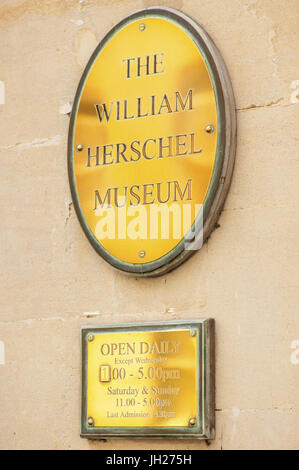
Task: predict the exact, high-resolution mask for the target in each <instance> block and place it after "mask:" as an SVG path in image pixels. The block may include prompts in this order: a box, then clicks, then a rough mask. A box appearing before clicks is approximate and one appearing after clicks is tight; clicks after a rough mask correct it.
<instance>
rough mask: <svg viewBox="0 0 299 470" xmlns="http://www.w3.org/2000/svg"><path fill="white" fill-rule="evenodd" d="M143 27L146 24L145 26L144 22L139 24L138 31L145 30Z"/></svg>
mask: <svg viewBox="0 0 299 470" xmlns="http://www.w3.org/2000/svg"><path fill="white" fill-rule="evenodd" d="M145 28H146V26H145V24H144V23H141V24H140V25H139V29H140V31H144V30H145Z"/></svg>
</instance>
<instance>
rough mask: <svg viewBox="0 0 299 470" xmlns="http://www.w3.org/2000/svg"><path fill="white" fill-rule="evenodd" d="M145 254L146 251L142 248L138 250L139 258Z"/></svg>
mask: <svg viewBox="0 0 299 470" xmlns="http://www.w3.org/2000/svg"><path fill="white" fill-rule="evenodd" d="M145 255H146V253H145V251H144V250H141V251H139V258H145Z"/></svg>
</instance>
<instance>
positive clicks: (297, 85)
mask: <svg viewBox="0 0 299 470" xmlns="http://www.w3.org/2000/svg"><path fill="white" fill-rule="evenodd" d="M291 88H292V89H293V90H294V91H293V92H292V93H291V97H290V102H291V103H292V104H296V103H299V80H294V81H293V82H292V83H291Z"/></svg>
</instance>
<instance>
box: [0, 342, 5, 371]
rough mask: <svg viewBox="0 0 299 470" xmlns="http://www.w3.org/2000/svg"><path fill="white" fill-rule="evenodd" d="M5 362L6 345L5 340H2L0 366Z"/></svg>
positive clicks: (0, 344)
mask: <svg viewBox="0 0 299 470" xmlns="http://www.w3.org/2000/svg"><path fill="white" fill-rule="evenodd" d="M4 364H5V346H4V343H3V341H0V366H4Z"/></svg>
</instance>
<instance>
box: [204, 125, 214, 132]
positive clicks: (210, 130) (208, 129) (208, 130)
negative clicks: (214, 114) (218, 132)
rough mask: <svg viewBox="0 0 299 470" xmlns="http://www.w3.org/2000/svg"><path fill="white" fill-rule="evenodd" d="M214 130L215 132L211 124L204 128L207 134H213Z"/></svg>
mask: <svg viewBox="0 0 299 470" xmlns="http://www.w3.org/2000/svg"><path fill="white" fill-rule="evenodd" d="M214 130H215V127H214V126H212V124H209V125H208V126H206V128H205V131H206V133H207V134H213V132H214Z"/></svg>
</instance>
